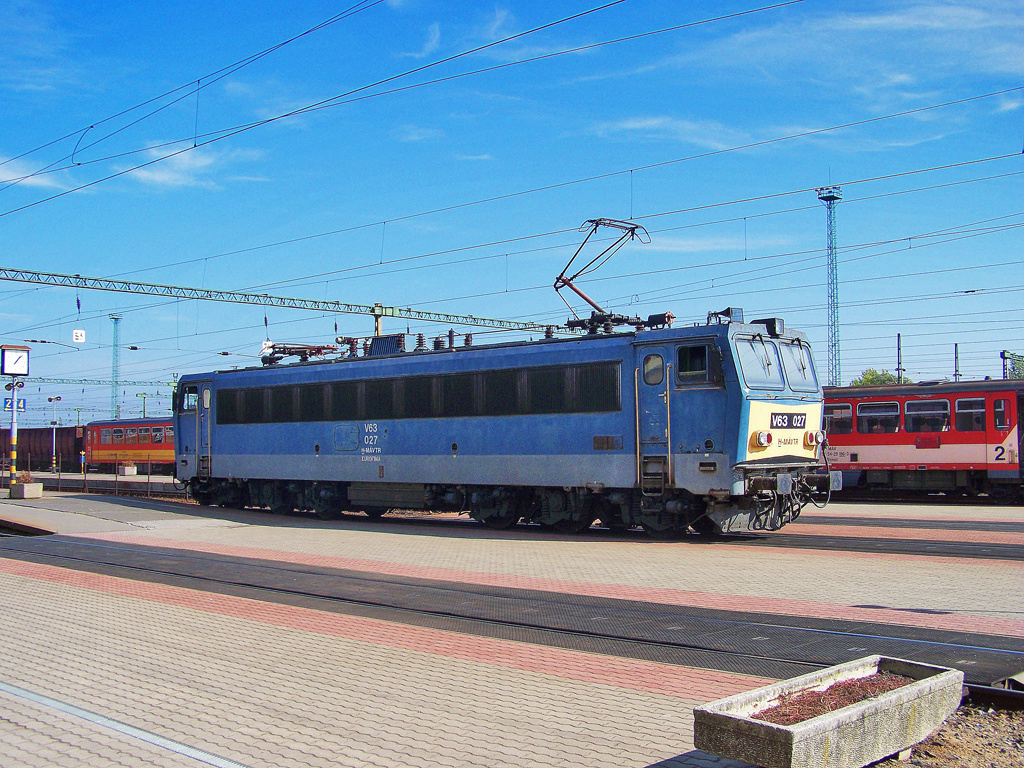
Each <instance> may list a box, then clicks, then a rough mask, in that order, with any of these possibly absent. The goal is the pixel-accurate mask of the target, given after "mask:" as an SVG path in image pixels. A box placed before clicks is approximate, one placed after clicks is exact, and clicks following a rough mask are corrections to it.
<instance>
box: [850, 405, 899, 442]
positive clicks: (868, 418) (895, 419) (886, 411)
mask: <svg viewBox="0 0 1024 768" xmlns="http://www.w3.org/2000/svg"><path fill="white" fill-rule="evenodd" d="M857 431H858V432H859V433H860V434H862V435H877V434H888V433H892V432H899V431H900V404H899V403H859V404H858V405H857Z"/></svg>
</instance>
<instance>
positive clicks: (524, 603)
mask: <svg viewBox="0 0 1024 768" xmlns="http://www.w3.org/2000/svg"><path fill="white" fill-rule="evenodd" d="M0 556H4V557H8V558H14V559H21V560H27V561H31V562H38V563H46V564H50V565H57V566H61V567H66V568H72V569H75V570H83V571H90V572H95V573H103V574H108V575H114V576H118V577H121V578H130V579H136V580H140V581H149V582H156V583H162V584H169V585H174V586H180V587H185V588H188V589H198V590H203V591H208V592H216V593H223V594H232V595H237V596H242V597H248V598H251V599H256V600H261V601H265V602H279V603H285V604H289V605H297V606H303V607H309V608H313V609H316V610H322V611H330V612H336V613H345V614H351V615H360V616H366V617H371V618H377V619H382V620H385V621H390V622H397V623H404V624H413V625H417V626H428V627H433V628H437V629H444V630H448V631H455V632H461V633H465V634H471V635H478V636H487V637H497V638H503V639H509V640H516V641H520V642H528V643H533V644H539V645H548V646H555V647H563V648H572V649H576V650H582V651H587V652H591V653H600V654H605V655H612V656H623V657H629V658H636V659H644V660H648V661H656V662H659V663H665V664H675V665H680V666H687V667H697V668H705V669H715V670H721V671H726V672H737V673H743V674H751V675H758V676H764V677H773V678H777V679H784V678H788V677H793V676H795V675H799V674H803V673H805V672H808V671H811V670H814V669H819V668H822V667H825V666H831V665H833V664H837V663H840V662H842V661H848V660H850V659H854V658H859V657H862V656H866V655H869V654H872V653H880V654H883V655H887V656H895V657H899V658H908V659H914V660H917V661H921V662H924V663H930V664H938V665H941V666H956V667H958V668H960V669H963V670H964V673H965V677H966V680H967V682H968V684H969V686H970V687H971V688H972V696H974V697H975V700H978V699H979V698H984V697H985V696H991V695H998V696H1002V697H1004V699H1006V700H1007V701H1011V700H1018V699H1019V698H1020V696H1019V695H1015V694H1014V693H1013V692H1007V691H999V690H997V691H996V693H994V694H993V693H990V692H988V689H990V688H992V687H993V686H994V685H995V686H997V687H998V686H1000V685H1003V684H1005V683H1004V681H1006V680H1007V679H1008V678H1010V677H1012V676H1014V675H1018V674H1020V673H1021V672H1022V671H1024V649H1022V648H1021V643H1020V641H1019V639H1017V638H1007V637H1002V636H998V635H979V634H968V633H964V632H953V631H942V630H928V629H922V628H917V627H904V626H898V625H889V624H886V625H883V624H872V623H867V622H855V621H842V620H832V619H827V620H826V619H817V618H809V617H795V616H780V615H776V614H759V613H752V612H740V611H726V610H714V609H704V608H694V607H687V606H677V605H665V604H658V603H647V602H639V601H630V600H618V599H608V598H596V597H588V596H580V595H566V594H562V593H553V592H543V591H536V590H524V589H507V588H501V587H491V586H486V585H478V584H466V583H461V582H448V581H437V580H429V579H418V578H412V577H398V576H384V575H380V574H374V573H366V572H361V571H348V570H340V569H331V568H321V567H314V566H304V565H292V564H282V563H273V562H266V561H261V560H253V559H246V558H237V557H229V556H222V555H212V554H207V553H189V552H182V551H180V550H170V549H161V548H155V547H148V546H133V545H125V544H104V543H98V542H82V541H77V540H74V539H70V538H64V537H60V536H50V537H35V538H25V537H11V536H8V537H0ZM1001 706H1004V707H1005V706H1007V704H1006V703H1003V704H1002V705H1001Z"/></svg>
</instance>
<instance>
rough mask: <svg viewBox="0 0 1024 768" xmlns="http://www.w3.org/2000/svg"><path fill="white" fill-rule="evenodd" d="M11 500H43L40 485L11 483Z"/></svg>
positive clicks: (41, 485) (41, 486)
mask: <svg viewBox="0 0 1024 768" xmlns="http://www.w3.org/2000/svg"><path fill="white" fill-rule="evenodd" d="M11 498H12V499H41V498H43V484H42V483H11Z"/></svg>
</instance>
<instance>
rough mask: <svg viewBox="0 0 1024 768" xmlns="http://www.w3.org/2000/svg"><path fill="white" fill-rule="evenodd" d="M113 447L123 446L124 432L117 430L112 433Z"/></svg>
mask: <svg viewBox="0 0 1024 768" xmlns="http://www.w3.org/2000/svg"><path fill="white" fill-rule="evenodd" d="M113 434H114V445H124V430H123V429H121V428H117V429H115V430H114V431H113Z"/></svg>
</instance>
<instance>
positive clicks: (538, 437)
mask: <svg viewBox="0 0 1024 768" xmlns="http://www.w3.org/2000/svg"><path fill="white" fill-rule="evenodd" d="M766 330H767V329H766V328H765V327H764V326H758V325H755V324H751V325H738V324H730V323H721V324H716V325H709V326H703V327H694V328H682V329H667V330H655V331H636V332H633V333H618V334H609V335H595V336H589V337H586V338H582V339H570V340H559V339H549V340H544V341H540V342H530V343H513V344H504V345H494V346H490V347H487V346H477V347H464V348H448V349H445V350H439V351H430V352H414V353H399V354H391V355H383V356H369V355H364V356H361V357H357V358H342V359H339V360H335V361H329V362H321V363H299V364H294V365H288V366H272V367H267V368H259V369H245V370H233V371H223V372H216V373H210V374H204V375H192V376H186V377H182V379H181V381H180V383H179V388H178V394H177V396H176V399H175V409H176V412H175V421H176V427H177V430H176V440H177V442H176V458H177V463H176V474H177V476H178V477H179V478H180V479H182V480H184V481H185V482H187V483H188V484H189V487H190V489H191V491H192V493H193V495H194V496H195V497H196V498H198V499H200V500H202V501H205V502H208V503H216V504H223V505H226V506H236V505H244V506H258V507H265V508H270V509H273V510H275V511H289V510H290V509H298V510H304V511H311V512H313V513H315V514H317V515H318V516H321V517H330V516H332V515H337V514H338V513H340V512H341V511H356V510H362V511H366V512H367V513H369V514H374V515H376V514H380V513H383V512H385V511H387V510H388V509H427V510H450V511H456V512H461V513H465V514H467V515H469V516H470V517H472V518H474V519H476V520H479V521H480V522H482V523H484V524H486V525H488V526H491V527H495V528H504V527H509V526H511V525H514V524H516V523H517V522H520V521H523V522H527V523H537V524H539V525H541V526H543V527H546V528H553V529H555V530H558V531H562V532H578V531H581V530H584V529H586V528H588V527H589V526H590V525H591V524H592V523H593V522H594V521H595V520H599V521H601V523H602V524H604V525H607V526H609V527H613V528H628V527H633V526H639V527H643V528H645V529H646V530H648V531H649V532H651V533H653V534H655V535H662V534H670V533H673V532H679V531H682V530H686V529H687V528H688V527H692V528H695V529H702V530H704V531H707V530H709V529H714V530H719V531H721V530H737V529H744V530H745V529H750V528H776V527H780V526H781V525H782V524H784V523H785V522H788V521H789V520H791V519H793V518H795V517H796V515H797V514H799V508H800V506H801V505H802V503H803V502H805V501H806V500H807V498H808V497H809V495H810V494H811V493H813V492H816V489H818V488H819V486H820V483H821V478H816V477H815V472H816V466H817V461H818V454H819V449H820V446H819V444H818V443H817V442H815V440H814V439H813V435H814V434H815V432H816V431H817V430H820V427H821V393H820V388H818V386H817V382H816V380H815V379H814V378H813V371H811V372H808V371H807V370H806V365H809V364H810V353H809V350H808V348H807V345H806V342H805V341H803V339H802V338H801V337H800V336H799V335H798V334H792V333H791V334H789V335H788V336H787V337H785V338H782V337H780V338H764V336H765V334H766ZM738 347H745V348H746V349H747V351H746V352H742V353H741V354H740V358H741V359H740V362H739V364H738V363H737V348H738ZM780 350H781V351H780ZM743 355H746V358H747V359H748V360H747V362H746V363H744V362H743ZM780 356H781V358H780ZM787 360H789V361H793V360H799V361H800V362H801V364H803V365H804V366H805V369H804V370H803V371H802V372H801V373H800V374H799V376H797V377H792V376H789V371H790V367H788V366H790V365H791V362H790V363H787V362H786V361H787ZM773 361H774V362H773ZM792 364H793V365H795V363H792ZM744 366H753V367H756V368H757V369H758V370H757V371H756V372H755V373H751V372H750V370H748V368H747V367H744ZM765 366H767V368H768V371H767V373H766V372H765V370H763V369H764V367H765ZM773 366H774V367H773ZM784 366H787V367H785V368H784ZM783 370H785V371H786V372H787V375H785V376H784V374H783ZM791 380H792V381H795V382H796V383H795V384H793V385H791V383H790V382H791ZM767 430H774V432H775V433H776V434H778V435H780V437H779V439H778V442H777V443H776V444H775V445H773V446H772V447H770V448H767V449H765V450H760V451H755V450H752V449H751V448H750V445H749V443H750V434H751V432H752V431H767ZM808 432H810V434H811V435H812V438H811V439H810V440H808V439H807V437H806V435H807V433H808ZM763 477H769V478H771V482H770V487H764V488H761V487H755V486H756V485H757V483H756V482H755V479H756V478H763ZM824 482H825V485H826V486H827V484H828V478H827V476H826V477H825V481H824Z"/></svg>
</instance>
